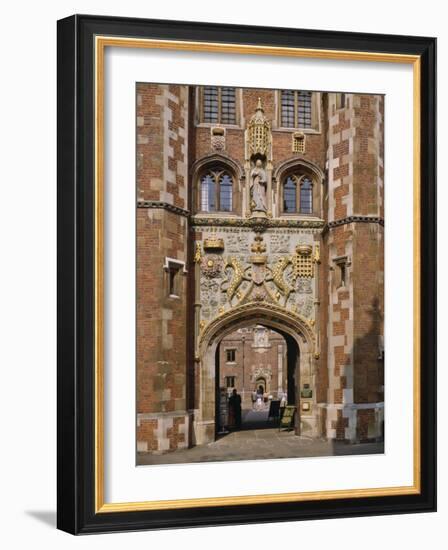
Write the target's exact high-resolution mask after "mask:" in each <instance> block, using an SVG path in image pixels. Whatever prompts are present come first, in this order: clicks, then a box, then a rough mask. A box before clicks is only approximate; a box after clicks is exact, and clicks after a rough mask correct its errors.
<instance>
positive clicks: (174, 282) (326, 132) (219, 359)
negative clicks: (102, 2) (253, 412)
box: [136, 83, 384, 453]
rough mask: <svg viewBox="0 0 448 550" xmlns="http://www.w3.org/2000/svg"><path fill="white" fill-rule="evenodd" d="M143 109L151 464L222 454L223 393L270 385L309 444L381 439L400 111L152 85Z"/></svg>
mask: <svg viewBox="0 0 448 550" xmlns="http://www.w3.org/2000/svg"><path fill="white" fill-rule="evenodd" d="M136 108H137V121H136V124H137V449H138V451H141V452H147V451H151V452H155V453H162V452H165V451H172V450H175V449H179V448H184V447H189V446H192V445H197V444H204V443H207V442H210V441H213V440H214V438H215V434H216V430H217V408H216V404H217V395H218V391H219V389H220V388H221V387H228V388H229V389H230V388H232V387H236V388H237V389H238V391H242V390H244V392H245V394H246V393H247V394H250V390H251V387H252V388H254V387H255V385H256V384H262V385H263V384H265V386H264V388H265V390H266V391H267V392H268V393H271V394H272V395H273V396H274V397H277V396H279V395H280V393H281V392H283V393H287V395H288V402H289V403H293V404H295V405H296V407H297V415H296V428H295V429H296V433H297V434H303V435H308V436H310V437H325V438H329V439H338V440H346V441H348V442H359V441H369V440H381V439H382V437H383V425H384V422H383V419H384V347H383V316H384V300H383V296H384V290H383V285H384V202H383V197H384V193H383V158H384V156H383V116H384V98H383V97H382V96H377V95H358V94H341V93H322V92H310V91H295V90H267V89H245V88H243V89H240V88H229V87H228V88H226V87H212V86H208V87H196V86H184V85H182V86H181V85H158V84H146V83H140V84H138V85H137V107H136ZM257 331H258V336H257ZM260 334H264V336H263V337H264V338H266V336H267V340H268V344H266V346H267V347H266V346H265V348H266V349H265V350H264V351H263V349H262V348H263V346H261V348H260V346H258V348H257V342H256V339H257V337H258V339H259V340H260V338H261V337H260V336H259V335H260ZM243 337H244V341H245V343H244V344H243V345H244V346H245V347H244V353H245V354H246V353H247V354H251V355H245V365H243V368H242V367H241V365H242V363H241V355H242V348H241V344H242V342H243ZM229 342H233V343H232V344H229ZM269 346H271V347H272V346H273V347H274V349H273V350H270V347H269ZM260 349H261V351H260ZM279 350H280V351H279ZM228 352H229V353H228ZM267 354H271V355H267ZM271 356H272V357H271ZM218 363H219V364H220V369H219V374H218V369H217V365H218ZM263 369H264V370H263ZM243 374H244V377H245V381H244V384H243V382H242V376H243ZM268 384H269V386H268ZM243 401H244V402H246V401H247V397H245V399H244V400H243Z"/></svg>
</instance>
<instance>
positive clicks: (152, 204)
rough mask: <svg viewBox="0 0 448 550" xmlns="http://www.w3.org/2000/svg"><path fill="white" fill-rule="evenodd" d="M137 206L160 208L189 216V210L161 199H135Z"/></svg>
mask: <svg viewBox="0 0 448 550" xmlns="http://www.w3.org/2000/svg"><path fill="white" fill-rule="evenodd" d="M137 208H161V209H163V210H168V211H169V212H173V213H174V214H179V215H180V216H184V217H186V218H188V217H189V216H190V211H189V210H186V209H185V208H181V207H180V206H174V204H170V203H169V202H163V201H147V200H142V199H140V200H138V201H137Z"/></svg>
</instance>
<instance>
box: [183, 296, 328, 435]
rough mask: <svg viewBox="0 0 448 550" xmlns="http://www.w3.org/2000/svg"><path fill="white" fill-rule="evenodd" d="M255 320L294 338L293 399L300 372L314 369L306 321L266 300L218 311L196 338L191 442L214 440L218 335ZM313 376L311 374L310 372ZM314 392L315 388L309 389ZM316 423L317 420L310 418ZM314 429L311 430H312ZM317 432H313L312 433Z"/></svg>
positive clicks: (313, 337)
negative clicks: (196, 402) (196, 404)
mask: <svg viewBox="0 0 448 550" xmlns="http://www.w3.org/2000/svg"><path fill="white" fill-rule="evenodd" d="M249 324H250V325H254V324H259V325H263V326H265V327H267V328H271V329H272V330H275V331H277V332H279V333H280V334H281V335H283V336H286V337H288V338H289V339H290V340H291V339H292V340H294V342H295V344H296V345H297V348H298V356H299V359H300V360H299V361H297V366H296V372H295V386H296V389H295V395H296V399H295V402H296V403H297V404H299V402H300V397H299V388H300V378H301V373H303V372H304V371H305V370H306V371H307V372H311V373H314V371H315V369H314V349H315V336H314V334H313V331H312V330H311V327H310V326H309V324H308V323H307V322H306V321H305V320H304V319H302V318H301V317H300V316H299V315H297V314H293V313H291V312H290V311H285V309H283V308H281V307H279V306H276V305H275V304H266V303H257V302H252V303H246V304H244V305H242V306H237V307H235V308H233V309H231V310H230V311H228V312H226V313H224V314H222V315H220V316H219V317H218V318H217V319H215V320H214V321H212V322H211V323H210V324H209V325H207V326H206V327H205V329H204V330H203V332H202V334H201V335H200V341H199V352H200V353H199V356H198V367H199V376H200V382H199V408H198V409H197V410H196V411H195V413H196V414H195V419H194V422H193V438H194V441H193V443H194V444H196V445H205V444H208V443H211V442H213V441H214V440H215V414H216V408H215V384H216V362H215V361H216V350H217V348H218V345H219V343H220V341H221V340H222V338H224V337H225V336H226V335H228V334H230V333H231V332H233V331H235V330H237V329H238V328H243V327H245V326H247V325H249ZM313 379H314V375H313ZM313 393H314V395H315V392H313ZM297 410H298V417H299V418H297V422H296V434H297V435H299V434H300V424H301V422H300V407H298V408H297ZM313 424H315V425H316V426H317V424H318V423H317V422H314V423H313ZM313 432H315V430H313ZM313 435H316V436H317V433H313Z"/></svg>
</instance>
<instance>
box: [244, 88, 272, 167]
mask: <svg viewBox="0 0 448 550" xmlns="http://www.w3.org/2000/svg"><path fill="white" fill-rule="evenodd" d="M247 141H248V152H249V156H252V155H257V154H259V155H263V156H269V152H270V146H271V125H270V124H269V121H268V119H267V118H266V116H265V114H264V109H263V107H262V106H261V99H260V98H258V105H257V108H256V110H255V114H254V115H252V118H251V119H250V122H249V124H248V127H247Z"/></svg>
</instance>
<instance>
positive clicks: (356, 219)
mask: <svg viewBox="0 0 448 550" xmlns="http://www.w3.org/2000/svg"><path fill="white" fill-rule="evenodd" d="M349 223H377V224H379V225H382V226H384V218H380V217H379V216H347V217H346V218H341V219H339V220H333V221H331V222H328V223H327V224H326V225H325V227H324V230H323V231H324V232H326V231H328V230H329V229H332V228H333V227H339V226H340V225H347V224H349Z"/></svg>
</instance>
